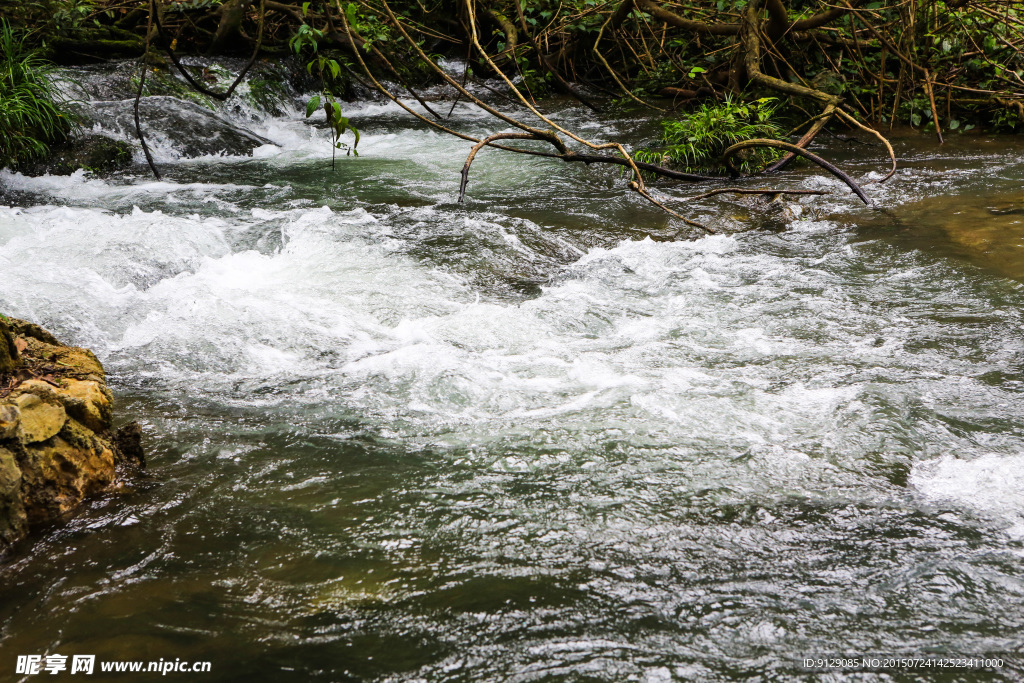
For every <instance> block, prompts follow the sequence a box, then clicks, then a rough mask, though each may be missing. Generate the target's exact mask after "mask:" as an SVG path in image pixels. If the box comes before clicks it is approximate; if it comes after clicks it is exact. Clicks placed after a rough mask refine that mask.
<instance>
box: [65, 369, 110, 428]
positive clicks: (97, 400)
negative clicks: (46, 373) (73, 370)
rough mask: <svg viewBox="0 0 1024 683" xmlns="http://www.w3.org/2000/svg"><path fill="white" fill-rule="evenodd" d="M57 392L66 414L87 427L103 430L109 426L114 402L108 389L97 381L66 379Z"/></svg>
mask: <svg viewBox="0 0 1024 683" xmlns="http://www.w3.org/2000/svg"><path fill="white" fill-rule="evenodd" d="M58 394H59V395H60V396H61V400H62V402H63V403H64V408H65V409H66V410H67V412H68V414H69V415H70V416H71V417H73V418H74V419H76V420H78V421H79V422H81V423H82V424H84V425H85V426H86V427H88V428H89V429H91V430H93V431H94V432H105V431H106V430H108V429H109V428H110V411H111V408H113V405H114V402H113V400H112V397H111V395H110V390H108V389H107V388H106V387H104V386H103V385H102V384H100V383H99V382H94V381H92V380H79V379H66V380H64V382H63V387H62V388H61V390H60V391H59V392H58Z"/></svg>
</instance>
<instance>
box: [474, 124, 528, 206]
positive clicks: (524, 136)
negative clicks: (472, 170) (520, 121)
mask: <svg viewBox="0 0 1024 683" xmlns="http://www.w3.org/2000/svg"><path fill="white" fill-rule="evenodd" d="M540 139H541V138H539V137H537V136H536V135H534V134H533V133H497V134H495V135H491V136H489V137H486V138H484V139H483V140H481V141H480V142H478V143H476V144H475V145H473V149H471V150H469V156H468V157H466V163H465V165H463V167H462V182H461V183H460V184H459V204H461V203H462V202H463V201H465V199H466V186H467V185H469V167H470V165H471V164H472V163H473V159H474V158H475V157H476V153H477V152H479V151H480V150H481V149H482V148H483V147H484V146H486V145H489V144H491V143H492V142H494V141H495V140H540Z"/></svg>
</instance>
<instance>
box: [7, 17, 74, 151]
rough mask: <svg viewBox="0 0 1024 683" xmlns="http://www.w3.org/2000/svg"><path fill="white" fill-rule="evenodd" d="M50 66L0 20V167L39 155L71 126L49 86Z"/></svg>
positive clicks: (63, 136)
mask: <svg viewBox="0 0 1024 683" xmlns="http://www.w3.org/2000/svg"><path fill="white" fill-rule="evenodd" d="M53 71H54V66H53V65H52V64H50V63H49V62H47V61H46V60H44V59H42V58H41V57H39V55H38V53H37V52H36V50H34V49H33V48H31V47H30V46H29V45H28V44H27V43H26V42H25V36H24V35H23V34H22V33H20V32H19V31H17V30H16V29H14V28H12V27H11V25H10V24H8V23H7V21H6V20H0V166H6V165H9V164H17V163H18V162H23V161H28V160H30V159H34V158H38V157H41V156H43V155H45V154H46V153H47V152H48V151H49V146H50V145H51V144H53V143H55V142H61V141H63V140H65V139H66V138H67V136H68V133H70V132H71V129H72V127H73V126H74V125H75V120H74V117H73V116H72V115H71V114H69V113H68V112H67V111H65V110H64V108H63V106H62V104H63V102H62V98H61V97H60V95H59V94H58V93H57V90H56V88H54V86H53V84H52V83H51V80H50V76H51V75H52V74H53Z"/></svg>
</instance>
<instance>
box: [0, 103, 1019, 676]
mask: <svg viewBox="0 0 1024 683" xmlns="http://www.w3.org/2000/svg"><path fill="white" fill-rule="evenodd" d="M552 110H553V111H556V112H557V115H558V116H559V117H560V118H561V120H563V121H566V122H569V123H572V125H574V126H576V127H577V128H578V129H581V130H583V131H584V132H585V133H586V134H588V135H591V136H594V137H602V138H609V137H613V136H622V137H626V138H630V136H633V138H635V137H636V135H638V133H636V130H635V129H636V128H637V125H636V122H635V119H634V118H633V117H632V116H629V115H622V116H619V117H617V118H612V119H610V120H602V121H600V122H591V123H588V122H586V120H585V119H586V118H587V117H586V116H584V112H583V111H580V110H577V109H573V108H572V107H568V106H566V105H564V104H563V105H553V107H552ZM348 111H349V112H351V114H352V116H353V121H354V122H355V123H356V125H358V126H359V127H360V129H361V132H362V141H361V143H360V145H359V156H358V157H346V156H343V155H342V156H339V157H338V161H337V168H336V169H335V170H333V171H332V170H331V167H330V166H331V161H330V157H331V150H330V146H329V144H328V143H327V142H326V140H327V138H326V133H325V132H324V131H323V130H322V129H320V128H318V127H315V126H314V127H310V126H309V125H308V124H307V123H306V122H305V121H304V120H303V116H302V114H301V113H300V111H299V109H298V107H294V108H286V111H283V112H281V113H280V115H279V116H276V117H268V118H265V119H262V120H259V121H255V122H252V123H251V126H252V129H253V130H254V131H255V132H257V133H258V134H260V135H262V136H264V137H266V138H268V139H270V140H272V141H274V142H275V143H277V144H278V145H279V146H274V145H266V146H262V147H259V148H257V149H256V150H255V154H254V156H253V157H252V158H249V157H231V158H209V157H207V158H199V159H178V158H176V157H175V155H174V153H173V149H170V148H168V147H166V146H161V143H160V141H159V140H157V141H156V142H155V143H154V144H155V147H156V151H157V161H158V163H160V164H161V168H162V170H163V171H164V173H165V178H164V180H162V181H155V180H153V179H152V178H151V177H149V176H148V175H147V174H146V172H145V169H144V167H140V168H139V169H138V172H137V173H135V174H130V175H128V176H126V177H119V178H115V179H108V180H102V179H95V178H90V177H87V176H85V175H82V174H81V173H80V174H76V175H74V176H71V177H64V178H56V177H43V178H35V179H33V178H26V177H23V176H20V175H16V174H12V173H10V172H7V171H4V172H2V175H0V185H2V186H3V187H5V188H6V190H5V195H4V196H3V198H4V200H5V201H3V202H0V203H4V204H8V205H9V206H8V207H6V208H0V271H2V273H3V275H2V280H3V285H2V286H0V310H2V311H4V312H6V313H9V314H11V315H15V316H17V317H21V318H27V319H31V320H33V321H35V322H38V323H40V324H43V325H44V326H46V327H47V328H49V329H51V330H52V331H54V332H55V333H56V334H57V335H58V336H59V337H60V338H62V339H63V340H64V341H67V342H70V343H74V344H76V345H81V346H87V347H90V348H92V349H93V350H95V351H96V353H97V354H98V355H99V357H100V358H101V360H102V361H103V362H104V364H105V365H106V367H107V369H108V372H109V373H110V380H111V385H112V387H113V388H114V389H115V391H116V395H117V400H118V413H119V415H120V416H121V417H122V418H123V419H128V418H135V419H138V420H139V421H140V422H141V423H142V425H143V427H144V432H145V444H146V446H147V448H148V450H149V467H148V471H147V472H146V474H145V475H144V476H142V477H141V478H139V479H138V480H136V481H134V482H132V483H131V485H130V486H129V487H127V488H126V489H125V490H123V491H120V492H117V493H112V494H109V495H105V496H103V497H101V498H99V499H96V500H92V501H90V502H89V503H88V504H87V505H86V506H85V508H84V510H83V511H82V512H81V514H79V515H78V516H77V517H76V518H75V519H73V520H71V521H70V522H69V523H68V524H67V525H66V526H63V527H61V528H58V529H52V530H47V531H45V532H44V533H39V534H36V535H35V536H34V537H33V539H32V540H31V542H30V543H28V544H27V545H26V546H25V547H24V548H23V549H22V550H21V551H20V552H19V553H18V554H17V555H15V556H14V557H12V558H9V559H8V560H7V562H6V564H5V565H4V566H3V567H2V569H0V652H2V653H3V654H2V658H0V659H2V662H3V666H5V667H6V666H7V665H8V664H9V663H12V662H13V659H14V655H16V654H33V653H38V654H44V653H62V654H67V655H70V654H77V653H82V654H95V655H97V656H98V658H99V659H101V660H103V659H107V660H115V659H118V660H125V659H137V660H157V659H160V658H163V659H164V660H174V659H176V658H180V659H182V660H207V661H210V662H212V673H211V674H207V675H205V676H202V677H198V676H197V677H195V678H194V680H200V679H201V680H218V681H234V680H238V681H242V680H245V681H286V680H296V681H306V680H323V681H382V682H383V681H389V682H390V681H394V682H398V681H405V682H409V683H412V682H413V681H431V682H434V681H452V682H454V681H508V682H526V681H629V680H635V681H645V682H651V683H654V682H658V683H662V682H666V681H684V680H716V681H717V680H721V681H726V680H787V679H793V680H796V679H800V680H806V676H807V675H808V674H807V673H806V672H804V671H803V670H802V669H801V661H802V659H803V658H805V657H812V656H828V655H831V656H843V657H859V656H864V655H867V654H877V655H883V656H884V655H922V654H934V655H970V656H998V657H1004V658H1005V659H1006V665H1005V667H1004V668H1003V669H1001V670H989V671H947V672H944V673H943V674H942V675H943V676H944V678H943V680H951V681H952V680H965V681H966V680H1020V678H1019V677H1020V676H1022V675H1024V658H1022V657H1021V655H1020V653H1021V652H1022V651H1024V635H1022V633H1024V630H1022V628H1024V396H1022V392H1024V336H1022V310H1024V286H1022V282H1024V257H1022V254H1024V223H1022V222H1021V221H1024V215H1022V214H1024V201H1022V200H1024V197H1022V196H1021V194H1020V185H1021V181H1022V179H1024V145H1022V144H1021V143H1020V142H1019V141H1017V140H1015V139H1012V138H1001V139H1000V138H987V137H977V136H975V137H966V136H960V137H956V136H954V137H953V139H952V140H951V141H950V142H949V143H947V144H946V145H944V146H943V147H938V146H937V145H936V144H935V143H934V141H933V140H932V139H931V138H927V137H924V136H921V137H917V136H907V135H905V136H902V137H899V138H898V139H897V140H896V145H897V151H898V153H899V154H900V156H901V159H902V169H901V171H900V172H899V173H898V174H897V176H896V177H895V178H893V179H892V180H891V181H890V182H889V183H886V184H884V185H881V186H880V185H877V184H875V185H867V186H866V189H867V191H868V192H869V194H871V195H872V196H873V198H874V199H875V200H876V202H877V206H875V207H864V206H863V205H861V204H860V203H859V201H858V200H857V199H856V197H853V196H852V195H850V193H849V192H848V190H847V189H846V188H845V187H844V186H842V185H841V184H839V183H838V182H837V181H835V180H833V179H831V178H828V177H826V176H823V175H822V174H820V173H819V172H818V171H817V170H816V169H814V168H811V167H803V168H797V169H795V170H793V171H791V172H788V173H787V174H786V175H784V176H782V177H780V178H778V179H773V180H770V181H765V182H766V183H767V184H771V185H777V186H780V187H789V188H803V189H827V190H831V191H832V192H833V193H832V194H829V195H824V196H810V197H803V198H797V199H792V200H787V201H785V202H781V203H779V202H776V203H774V204H768V203H764V202H761V201H760V200H751V199H749V198H747V199H735V198H729V197H722V196H719V197H715V198H713V199H708V200H705V201H702V202H698V203H695V204H686V205H684V204H681V203H679V204H673V206H674V207H676V208H679V207H682V209H681V210H682V211H683V212H685V213H687V215H689V216H691V217H693V218H696V219H698V220H701V221H702V222H706V223H708V224H709V225H714V226H716V227H718V228H719V229H723V230H726V231H729V230H742V229H745V228H750V227H756V228H757V229H755V230H751V231H749V232H742V233H737V234H719V235H714V236H708V237H702V238H699V239H680V240H676V241H673V240H665V238H664V236H665V235H666V234H669V233H670V232H671V231H672V230H674V229H675V228H676V227H678V226H677V224H676V223H675V222H673V221H672V219H670V218H668V217H667V216H666V215H665V214H663V213H661V212H660V211H659V210H658V209H656V208H655V207H653V206H651V205H649V204H647V203H645V202H644V201H643V200H642V199H640V198H637V197H636V196H630V195H629V194H627V192H626V190H625V189H624V187H623V184H624V181H623V179H622V178H621V177H620V176H619V174H618V172H617V171H612V170H606V169H600V168H596V167H591V168H585V167H581V166H575V165H573V166H570V165H567V164H562V163H560V162H557V161H551V160H546V159H537V158H525V157H513V156H510V155H507V154H505V153H502V152H498V151H493V150H485V151H484V152H481V154H480V155H479V157H478V159H477V161H476V162H475V164H474V167H473V172H472V176H471V178H470V184H469V190H468V195H467V201H466V203H465V204H462V205H460V204H458V203H456V201H455V200H456V197H457V192H458V172H459V169H460V168H461V166H462V163H463V161H464V159H465V155H466V153H467V152H468V145H467V143H464V142H462V141H459V140H456V139H454V138H450V137H445V136H443V135H441V134H439V133H435V132H432V131H430V130H427V129H425V127H423V126H421V125H419V124H417V123H415V122H410V121H409V120H408V117H406V116H405V115H404V114H402V112H400V111H399V110H398V109H397V107H394V106H393V105H383V104H364V105H349V106H348ZM453 121H455V122H456V124H457V125H459V126H461V127H462V128H463V129H467V130H470V131H476V132H483V131H487V130H491V129H490V128H489V127H488V125H489V124H488V121H487V120H486V119H485V118H484V117H483V116H482V115H481V114H480V113H478V112H477V111H475V110H473V109H472V108H470V107H469V106H467V105H465V104H460V105H458V106H457V107H456V109H455V113H454V117H453ZM823 145H824V147H823V153H826V154H827V155H828V156H830V157H831V158H834V159H838V160H839V161H840V163H841V164H842V165H843V166H844V168H847V169H848V170H849V171H851V173H853V175H854V176H855V177H859V178H861V179H871V178H877V177H880V175H881V174H880V173H879V172H878V171H879V169H884V168H885V166H886V162H885V159H884V154H883V153H882V152H881V148H879V147H868V146H862V145H861V146H858V145H850V144H848V143H845V142H842V141H838V140H823ZM657 187H658V190H657V192H658V194H659V196H662V197H666V198H669V199H670V200H673V201H676V200H681V199H682V198H685V197H686V196H687V195H688V194H693V193H694V192H696V190H693V189H692V188H689V187H685V186H675V185H664V186H657ZM759 202H760V203H759ZM1018 219H1019V220H1018ZM650 235H653V236H654V237H655V238H657V239H653V240H652V239H651V238H650ZM1014 653H1017V658H1016V659H1014ZM8 660H10V662H9V661H8ZM817 675H818V674H815V676H817ZM831 676H832V677H831V678H829V677H828V676H826V677H825V679H828V680H840V674H838V673H836V674H832V675H831ZM866 676H868V677H867V678H864V679H862V680H891V679H890V678H887V677H886V676H887V675H886V674H866ZM871 676H876V677H874V678H872V677H871ZM902 676H903V678H901V679H900V680H935V679H934V672H921V673H919V674H918V673H913V672H904V673H903V674H902ZM174 677H175V676H174V675H172V676H171V678H174ZM177 677H178V678H181V676H180V675H178V676H177ZM119 680H128V678H126V677H123V676H122V677H121V678H120V679H119ZM147 680H148V679H147ZM190 680H192V679H190Z"/></svg>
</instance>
